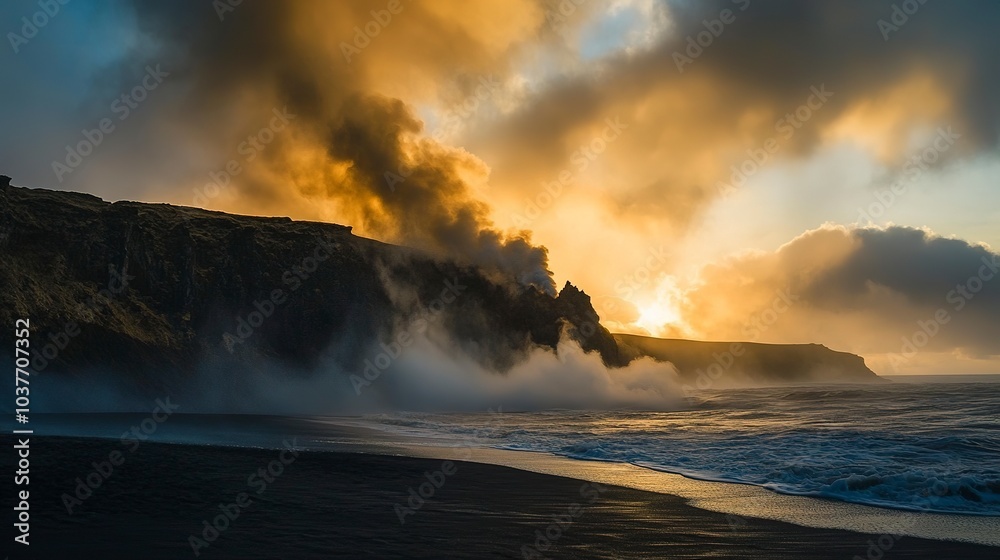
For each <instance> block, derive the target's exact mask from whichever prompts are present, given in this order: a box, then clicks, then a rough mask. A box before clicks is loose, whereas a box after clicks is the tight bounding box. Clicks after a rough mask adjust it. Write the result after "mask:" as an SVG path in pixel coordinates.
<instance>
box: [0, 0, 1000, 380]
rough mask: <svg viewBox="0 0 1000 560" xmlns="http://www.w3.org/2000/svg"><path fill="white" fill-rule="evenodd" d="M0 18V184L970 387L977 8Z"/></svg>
mask: <svg viewBox="0 0 1000 560" xmlns="http://www.w3.org/2000/svg"><path fill="white" fill-rule="evenodd" d="M46 9H47V10H48V12H46V11H45V10H46ZM0 23H2V30H3V32H4V33H5V37H6V44H5V45H4V46H3V48H2V49H0V51H2V52H0V69H2V75H3V76H4V77H5V80H4V82H5V85H4V88H3V99H4V101H5V102H4V103H3V104H2V106H0V117H2V122H3V124H4V130H5V132H6V133H5V134H3V135H2V137H0V173H4V174H7V175H10V176H11V177H13V183H14V184H15V185H23V186H31V187H44V188H53V189H63V190H73V191H81V192H88V193H92V194H95V195H97V196H100V197H102V198H104V199H106V200H139V201H147V202H168V203H173V204H183V205H191V206H199V207H205V208H211V209H216V210H223V211H229V212H237V213H244V214H255V215H283V216H285V215H287V216H291V217H293V218H297V219H308V220H322V221H330V222H337V223H343V224H348V225H352V226H354V228H355V229H354V231H355V233H357V234H359V235H364V236H368V237H373V238H376V239H381V240H385V241H388V242H393V243H401V244H407V245H411V246H415V247H419V248H421V249H424V250H426V251H429V252H434V253H439V254H441V255H443V256H447V257H448V258H454V259H458V260H463V261H468V262H471V263H474V264H477V265H480V266H483V267H484V269H485V270H493V271H496V272H497V273H499V274H505V275H514V276H516V277H517V279H518V280H519V281H520V282H521V283H522V284H531V285H535V286H537V287H538V288H540V289H542V290H546V291H549V292H550V293H555V291H557V290H558V289H559V288H560V287H561V286H562V285H563V284H564V283H565V282H566V281H571V282H573V283H574V284H575V285H577V286H579V287H580V288H582V289H583V290H584V291H586V292H587V293H588V294H589V295H590V296H591V297H592V299H593V303H594V307H595V309H596V310H597V311H598V313H599V314H600V315H601V317H602V321H603V322H604V323H605V325H606V326H608V327H609V328H610V329H611V330H612V331H617V332H631V333H640V334H650V335H653V336H664V337H685V338H696V339H705V340H745V341H753V342H782V343H792V342H795V343H799V342H811V343H820V344H824V345H827V346H829V347H831V348H834V349H836V350H843V351H849V352H855V353H859V354H861V355H863V356H864V357H865V358H866V359H867V361H868V364H869V366H870V367H872V368H873V369H874V370H875V371H876V372H878V373H880V374H920V373H998V372H1000V336H998V335H1000V321H998V318H1000V272H998V271H997V267H998V262H997V259H998V257H1000V255H998V252H1000V227H998V225H997V224H998V223H1000V189H998V185H997V181H996V179H995V178H996V177H997V176H998V172H1000V152H998V144H1000V102H998V99H1000V97H998V96H997V93H998V87H997V86H998V84H1000V66H998V65H997V63H996V53H997V52H1000V34H997V33H996V29H997V25H998V23H1000V4H997V3H995V2H991V1H988V0H978V1H977V0H956V1H951V2H935V1H933V0H932V1H927V2H923V3H921V2H919V1H918V0H907V1H902V2H898V1H897V2H889V1H860V0H859V1H837V2H833V1H830V2H797V1H791V0H787V1H786V0H775V1H769V2H765V1H763V0H712V1H698V2H695V1H685V0H611V1H603V2H602V1H598V0H561V1H556V0H504V1H500V0H496V1H480V2H475V3H470V2H459V1H457V0H438V1H435V2H418V1H413V0H391V1H390V0H386V1H384V2H383V1H381V0H373V1H369V2H359V1H344V2H335V3H334V2H321V1H312V0H301V1H295V2H279V1H273V0H262V1H254V2H235V1H230V0H217V1H214V2H212V1H194V0H181V1H177V2H170V3H166V2H163V3H146V2H139V1H130V0H97V1H93V2H80V1H69V2H66V3H65V4H61V3H59V1H58V0H53V2H52V3H46V2H44V1H43V2H32V1H12V2H5V3H4V4H3V5H2V6H0ZM994 278H995V279H994Z"/></svg>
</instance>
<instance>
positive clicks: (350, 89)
mask: <svg viewBox="0 0 1000 560" xmlns="http://www.w3.org/2000/svg"><path fill="white" fill-rule="evenodd" d="M379 8H380V7H379V6H372V5H370V4H366V3H359V2H352V3H322V2H296V3H288V2H278V1H256V2H245V3H243V4H240V5H239V6H237V7H235V8H234V9H233V10H232V11H231V12H226V13H225V14H224V15H223V18H222V21H220V20H219V18H217V17H216V14H215V13H214V11H213V10H211V9H209V8H208V7H207V6H206V4H205V3H202V2H190V1H189V2H173V3H170V4H166V3H153V4H150V3H147V2H134V3H133V9H134V10H135V12H136V13H137V17H138V22H139V27H140V29H141V30H142V31H143V32H144V33H146V34H148V35H149V36H150V37H153V38H154V39H155V40H156V41H157V42H158V43H159V45H160V49H159V51H158V53H157V55H156V57H157V59H159V60H163V61H164V66H165V67H170V68H173V69H175V70H174V72H175V76H176V77H175V78H174V80H175V81H177V82H180V83H182V84H183V86H181V87H182V88H185V89H186V90H187V94H186V95H185V96H184V98H183V100H181V101H180V102H179V103H178V104H177V105H176V107H174V108H173V110H172V111H169V119H170V126H171V127H173V128H175V129H177V128H180V129H181V130H182V134H183V136H184V138H185V140H186V141H188V142H193V143H195V144H197V145H205V146H213V145H216V146H217V145H223V146H235V145H237V144H238V143H239V141H240V138H241V137H244V136H245V135H246V134H247V132H249V131H252V130H254V129H256V128H257V127H259V126H260V118H261V117H260V116H259V115H267V114H268V113H269V111H271V110H272V107H281V108H286V109H287V111H288V112H290V113H292V114H294V115H295V123H294V124H293V127H292V128H293V129H294V131H293V132H290V133H288V134H285V135H280V136H279V135H275V136H276V140H275V141H274V143H273V144H271V145H269V146H267V148H266V149H263V150H260V153H259V154H258V155H259V158H256V157H255V160H254V161H253V162H252V163H248V167H251V169H250V171H247V172H246V173H245V176H243V177H241V178H240V180H239V185H240V186H239V189H240V191H239V194H240V196H241V197H243V198H244V199H247V201H246V202H245V204H246V205H247V206H252V205H253V204H255V202H254V201H256V204H258V207H263V208H266V207H267V205H268V204H273V205H274V206H275V207H276V208H278V209H280V208H282V207H287V204H284V203H283V202H282V201H283V199H287V198H288V197H294V196H305V197H308V198H309V200H311V201H312V204H320V205H322V204H324V203H331V204H336V205H338V207H340V208H343V209H344V212H343V216H344V219H347V220H352V219H357V220H360V222H361V223H357V222H353V221H352V223H355V225H359V226H361V227H362V229H363V230H364V231H365V232H371V233H372V234H375V235H378V236H380V237H382V238H383V239H387V240H391V241H396V242H400V243H404V244H408V245H412V246H416V247H420V248H423V249H426V250H430V251H434V252H438V253H441V254H443V255H448V256H449V257H452V258H457V259H460V260H467V261H470V262H474V263H476V264H479V265H483V266H486V267H488V268H494V269H496V270H499V271H501V272H503V273H505V274H509V275H513V276H515V277H517V278H518V279H519V280H520V281H522V282H523V283H528V284H534V285H536V286H538V287H539V288H541V289H543V290H546V291H548V292H550V293H551V292H553V290H554V285H553V283H552V279H551V277H550V273H549V272H548V270H547V253H546V251H545V249H544V248H542V247H535V246H532V245H531V244H530V241H529V239H528V236H527V234H506V233H502V232H500V231H498V230H497V229H496V228H495V227H494V226H493V223H492V222H491V220H490V218H489V211H490V209H489V207H488V206H487V205H486V204H484V203H483V202H481V201H479V200H478V199H477V198H476V197H475V196H474V193H473V191H472V189H471V187H470V185H469V184H468V182H467V180H466V176H467V174H470V173H471V174H475V173H478V172H481V171H482V170H481V168H482V165H481V163H479V162H478V161H477V160H475V158H474V157H472V156H470V155H469V154H467V153H464V152H462V151H460V150H454V149H449V148H446V147H444V146H441V145H439V144H437V143H435V142H433V141H430V140H426V139H421V138H420V135H421V133H422V132H423V128H424V125H423V123H422V122H421V121H420V120H419V119H418V118H417V117H416V116H415V115H414V113H413V110H412V108H411V107H410V106H408V105H406V104H405V103H404V102H403V101H401V100H399V99H395V98H391V97H387V96H385V95H382V94H379V93H378V92H376V91H374V88H373V87H372V86H371V83H370V80H369V76H370V73H371V72H372V70H371V68H373V67H377V66H378V62H379V61H380V56H384V55H380V54H379V53H378V52H377V51H375V50H374V47H373V50H372V51H359V52H358V53H355V54H354V55H353V57H354V58H355V59H356V60H354V61H352V62H351V63H350V64H347V63H345V62H344V60H343V59H342V57H341V54H342V49H343V47H342V45H341V43H342V41H337V40H336V39H335V38H336V37H341V38H343V39H350V38H351V30H352V26H356V25H360V26H362V27H363V26H364V25H365V22H366V21H368V20H369V19H371V18H372V17H373V16H372V15H371V10H372V9H379ZM404 9H409V10H410V13H406V12H403V13H401V14H399V15H397V18H399V19H398V21H401V22H406V21H407V20H406V19H404V18H403V16H404V15H405V16H406V17H409V18H410V21H411V22H412V21H414V20H417V19H418V18H420V17H421V14H420V12H419V11H418V8H417V7H415V6H410V7H405V8H404ZM425 17H429V16H425ZM318 22H329V24H330V29H328V30H327V29H324V28H323V27H322V26H321V25H319V23H318ZM392 25H395V26H396V27H394V28H392V29H389V26H392ZM407 25H408V24H407V23H394V22H392V21H389V22H388V24H386V30H385V31H384V34H385V35H386V38H382V40H383V41H386V42H388V41H392V40H393V39H390V38H388V35H389V34H390V31H395V32H397V35H405V34H406V33H407V30H406V29H405V28H406V26H407ZM422 32H425V33H431V32H433V28H431V27H428V28H426V29H422ZM380 34H381V33H380ZM379 39H380V37H378V36H376V37H371V38H370V39H369V40H370V41H377V40H379ZM397 40H398V39H397ZM459 42H461V41H459ZM466 42H467V43H470V44H472V43H474V40H473V39H471V38H467V39H466ZM418 50H419V49H415V51H418ZM467 50H469V51H474V50H475V49H473V48H470V49H467ZM141 55H142V56H148V53H145V52H143V53H141ZM303 154H309V155H310V156H311V159H308V160H304V159H302V155H303ZM463 174H466V175H463Z"/></svg>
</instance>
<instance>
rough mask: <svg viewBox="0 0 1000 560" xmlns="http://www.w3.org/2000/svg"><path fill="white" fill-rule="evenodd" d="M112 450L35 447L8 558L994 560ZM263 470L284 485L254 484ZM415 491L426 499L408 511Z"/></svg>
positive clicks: (572, 498)
mask: <svg viewBox="0 0 1000 560" xmlns="http://www.w3.org/2000/svg"><path fill="white" fill-rule="evenodd" d="M4 441H5V443H7V442H9V441H10V439H9V438H8V437H5V438H4ZM116 449H118V450H120V449H122V448H121V445H120V444H119V442H117V441H113V440H98V439H77V438H57V437H48V438H44V439H41V438H39V439H36V440H34V441H33V446H32V473H31V486H30V488H31V497H32V500H31V512H32V517H31V535H30V541H31V545H30V547H23V546H21V545H16V547H15V548H13V549H12V550H11V553H10V554H11V558H56V557H77V558H102V557H103V558H142V559H148V560H153V559H161V558H163V559H166V558H170V559H176V558H194V557H196V555H195V553H194V548H196V547H197V548H198V551H197V552H198V555H197V557H199V558H236V559H248V560H249V559H274V558H282V559H298V558H542V557H546V558H607V559H620V558H769V559H785V558H788V559H792V558H795V559H810V558H817V559H827V558H830V559H833V558H838V559H853V558H855V557H860V558H887V559H889V558H892V559H895V558H900V559H904V558H928V559H932V558H933V559H938V558H991V559H992V558H996V557H997V552H998V549H997V548H992V547H986V546H977V545H968V544H962V543H951V542H941V541H932V540H924V539H917V538H910V537H906V538H902V539H898V540H897V539H894V538H893V537H891V536H882V537H881V541H879V538H880V537H879V536H877V535H864V534H860V533H851V532H848V531H835V530H820V529H810V528H805V527H799V526H796V525H790V524H786V523H780V522H773V521H764V520H757V519H750V518H740V517H736V516H727V515H723V514H718V513H713V512H708V511H704V510H701V509H698V508H694V507H691V506H688V505H685V503H684V500H683V499H681V498H678V497H675V496H671V495H667V494H657V493H648V492H642V491H637V490H632V489H626V488H619V487H612V486H595V485H593V484H591V483H586V482H583V481H579V480H573V479H569V478H562V477H555V476H547V475H541V474H535V473H529V472H524V471H519V470H515V469H510V468H506V467H499V466H493V465H484V464H478V463H464V462H456V463H445V462H443V461H440V460H430V459H413V458H407V457H394V456H380V455H363V454H350V453H331V452H308V451H299V452H298V455H297V456H295V455H294V454H292V453H291V452H286V453H284V455H282V453H281V451H279V450H267V449H246V448H219V447H207V446H188V445H168V444H155V443H149V442H144V443H143V444H142V445H141V447H139V448H137V449H136V450H135V452H127V453H125V455H124V462H123V463H122V464H120V465H118V466H115V467H114V470H113V472H111V473H110V475H109V476H107V477H104V476H103V475H93V473H94V472H95V467H94V466H93V465H92V463H94V462H97V463H99V464H100V463H102V462H104V461H105V460H107V458H108V457H109V454H110V453H111V452H112V451H114V450H116ZM282 459H284V462H282ZM99 466H100V465H99ZM268 467H270V468H271V473H272V474H273V473H275V472H279V471H280V474H278V475H276V476H272V474H269V473H267V472H266V471H264V472H263V473H261V472H259V469H261V468H264V469H267V468H268ZM255 473H256V475H257V476H253V477H252V475H254V474H255ZM426 473H431V475H430V479H428V477H427V474H426ZM88 475H92V476H91V479H92V481H97V480H98V477H100V478H101V479H102V480H101V483H100V486H99V487H97V488H96V489H93V490H92V494H91V495H90V496H89V497H85V498H84V499H82V500H80V502H79V503H76V502H74V501H73V500H69V501H70V502H71V504H70V505H71V506H72V508H73V513H72V514H69V513H68V512H67V508H66V506H65V504H64V500H65V499H66V498H65V497H64V496H63V495H64V494H66V495H68V496H72V495H73V494H74V493H75V487H76V486H77V482H76V479H77V478H78V477H79V478H80V479H81V480H84V479H86V477H87V476H88ZM411 489H412V491H413V493H412V494H411V493H410V490H411ZM421 492H423V493H424V495H425V496H429V497H426V498H424V497H421V498H419V499H417V498H414V497H413V495H414V494H416V495H419V494H420V493H421ZM82 494H84V495H85V494H86V491H82ZM241 494H242V496H241ZM248 500H249V501H248ZM241 503H242V504H244V505H243V506H241V505H240V504H241ZM220 504H221V506H222V507H221V508H220ZM225 512H228V517H226V513H225ZM220 516H222V517H220ZM401 519H402V520H403V521H404V522H403V523H401ZM212 523H214V524H215V525H216V527H220V528H222V530H221V532H219V533H218V534H217V535H216V534H215V531H214V529H207V530H206V526H207V525H208V524H212ZM227 525H228V527H226V526H227ZM8 526H9V525H8ZM198 539H201V540H198ZM8 542H10V541H8ZM879 542H881V544H882V545H883V548H886V549H887V550H880V549H879V548H878V543H879ZM28 551H30V553H28V554H26V552H28Z"/></svg>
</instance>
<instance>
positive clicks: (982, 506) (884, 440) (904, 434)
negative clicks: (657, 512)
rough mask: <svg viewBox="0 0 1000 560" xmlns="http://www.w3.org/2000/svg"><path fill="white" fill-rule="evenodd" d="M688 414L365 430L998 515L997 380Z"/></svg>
mask: <svg viewBox="0 0 1000 560" xmlns="http://www.w3.org/2000/svg"><path fill="white" fill-rule="evenodd" d="M689 404H690V406H689V407H688V408H686V409H683V410H677V411H673V412H583V413H581V412H579V411H550V412H531V413H506V412H504V413H502V414H495V413H487V414H454V415H447V414H393V415H385V416H378V417H368V418H366V419H365V424H366V425H368V426H370V427H378V428H381V429H386V430H389V431H394V432H396V433H398V434H400V435H405V436H408V437H417V438H421V437H423V438H434V439H440V438H445V439H451V440H454V441H460V442H467V443H468V444H469V445H485V446H491V447H497V448H502V449H510V450H520V451H534V452H547V453H552V454H555V455H561V456H565V457H569V458H573V459H581V460H590V461H609V462H619V463H631V464H634V465H637V466H641V467H645V468H649V469H654V470H659V471H664V472H670V473H676V474H681V475H684V476H686V477H689V478H695V479H700V480H710V481H720V482H733V483H741V484H751V485H756V486H760V487H763V488H766V489H768V490H771V491H773V492H777V493H781V494H791V495H803V496H813V497H819V498H826V499H831V500H839V501H844V502H851V503H858V504H866V505H872V506H878V507H884V508H893V509H903V510H915V511H933V512H941V513H950V514H965V515H985V516H1000V376H963V377H909V378H902V377H900V378H896V379H895V380H894V381H893V382H891V383H885V384H878V385H851V386H801V387H771V388H757V389H742V390H736V389H731V390H723V391H704V392H701V393H699V394H697V395H695V396H694V397H693V399H692V400H691V402H690V403H689ZM498 407H500V408H501V410H502V404H501V403H498Z"/></svg>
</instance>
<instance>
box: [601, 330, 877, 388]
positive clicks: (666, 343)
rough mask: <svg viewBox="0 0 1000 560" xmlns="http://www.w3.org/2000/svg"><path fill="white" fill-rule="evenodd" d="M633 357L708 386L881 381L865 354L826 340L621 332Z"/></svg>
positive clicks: (622, 341) (624, 347) (624, 348)
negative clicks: (801, 341) (727, 339)
mask: <svg viewBox="0 0 1000 560" xmlns="http://www.w3.org/2000/svg"><path fill="white" fill-rule="evenodd" d="M614 336H615V339H617V340H618V343H619V347H620V351H621V352H622V354H623V355H624V356H626V357H628V358H635V357H638V356H649V357H651V358H654V359H656V360H661V361H669V362H671V363H673V364H674V366H675V367H676V368H677V370H678V372H679V373H680V375H681V378H682V379H683V380H684V382H685V383H688V384H690V385H692V386H695V387H698V388H702V389H707V388H710V387H716V388H721V387H725V386H727V385H731V384H736V385H738V384H741V383H801V382H811V381H815V382H820V381H821V382H832V383H836V382H840V383H864V382H870V381H881V380H882V379H881V378H880V377H878V376H877V375H876V374H875V372H873V371H872V370H870V369H868V366H866V365H865V360H864V358H862V357H861V356H857V355H854V354H848V353H847V352H836V351H834V350H830V349H829V348H827V347H826V346H822V345H820V344H760V343H753V342H700V341H695V340H680V339H663V338H650V337H646V336H637V335H629V334H616V335H614Z"/></svg>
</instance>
